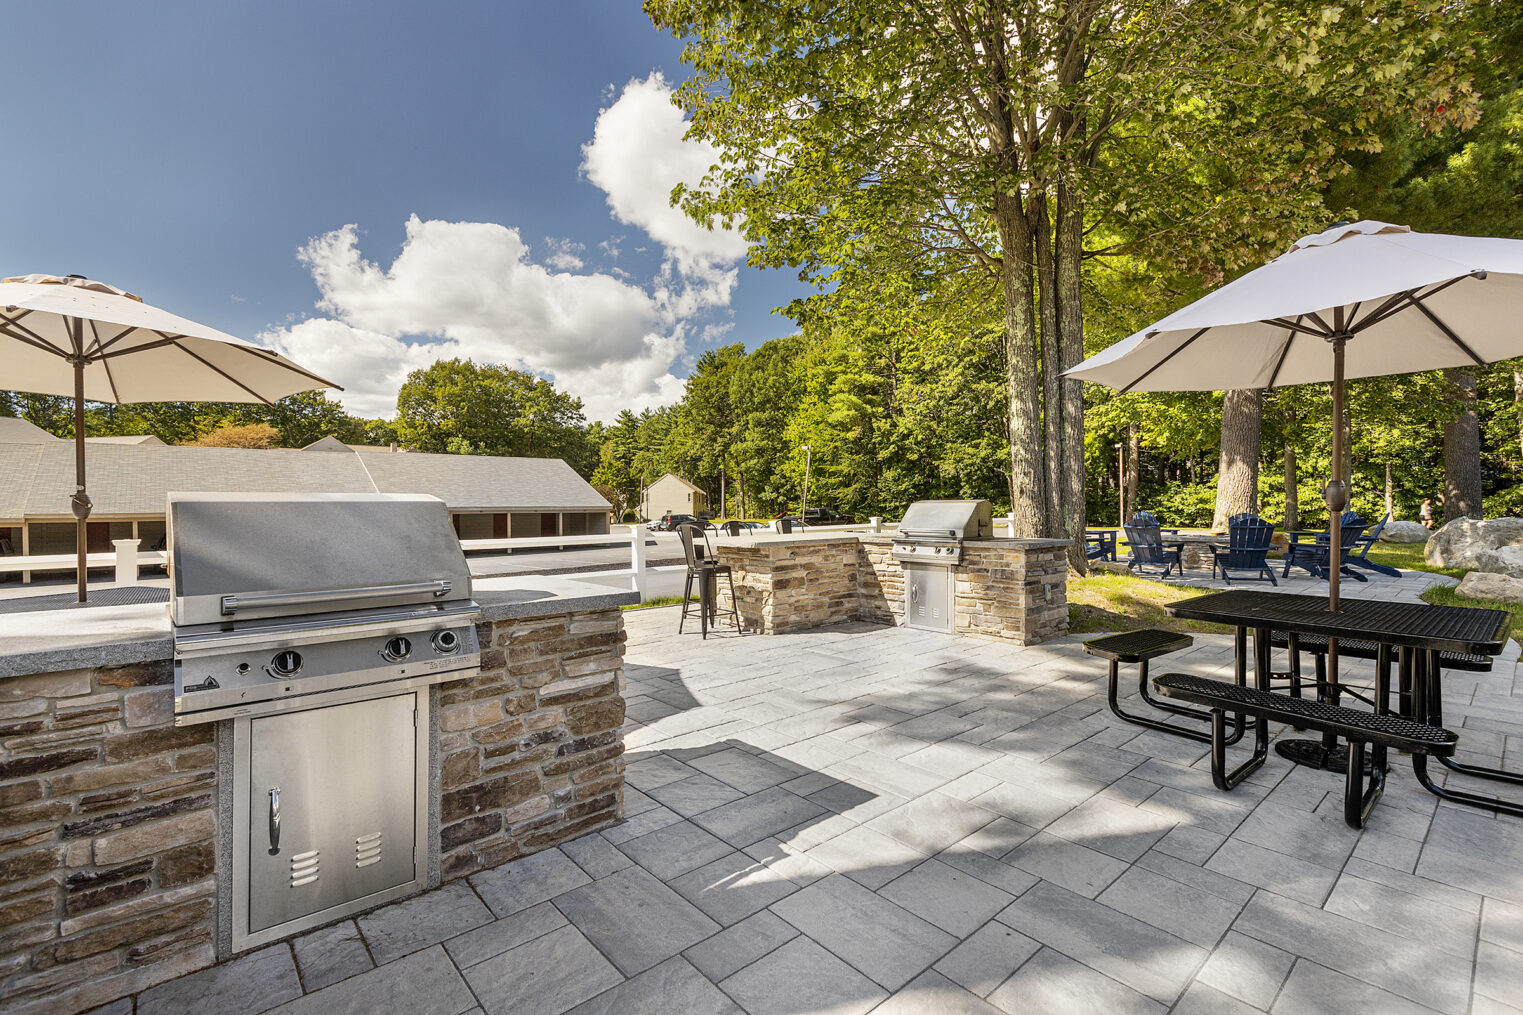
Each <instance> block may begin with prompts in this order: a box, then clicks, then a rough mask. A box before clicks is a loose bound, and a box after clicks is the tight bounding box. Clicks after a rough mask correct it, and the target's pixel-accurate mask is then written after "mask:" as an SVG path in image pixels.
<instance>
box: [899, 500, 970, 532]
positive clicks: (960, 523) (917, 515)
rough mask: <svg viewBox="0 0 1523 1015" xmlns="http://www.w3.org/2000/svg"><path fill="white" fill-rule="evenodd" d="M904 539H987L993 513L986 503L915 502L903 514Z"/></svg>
mask: <svg viewBox="0 0 1523 1015" xmlns="http://www.w3.org/2000/svg"><path fill="white" fill-rule="evenodd" d="M899 535H900V536H901V537H902V538H906V539H990V538H992V537H993V536H994V512H993V509H992V508H991V507H990V505H989V502H988V501H986V500H917V501H915V503H913V504H911V505H910V506H909V507H908V508H906V509H905V511H904V517H903V518H902V519H901V520H900V521H899Z"/></svg>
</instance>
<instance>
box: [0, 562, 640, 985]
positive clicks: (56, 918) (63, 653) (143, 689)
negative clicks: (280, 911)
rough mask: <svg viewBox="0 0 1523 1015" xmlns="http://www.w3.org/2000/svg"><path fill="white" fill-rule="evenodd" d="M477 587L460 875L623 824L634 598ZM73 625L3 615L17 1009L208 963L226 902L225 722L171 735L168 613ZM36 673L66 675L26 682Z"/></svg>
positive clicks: (501, 585) (442, 720)
mask: <svg viewBox="0 0 1523 1015" xmlns="http://www.w3.org/2000/svg"><path fill="white" fill-rule="evenodd" d="M477 590H478V600H479V601H481V602H482V605H483V607H484V619H483V621H482V623H481V625H480V627H479V628H478V634H479V635H480V639H481V645H482V668H481V672H480V673H479V674H478V675H477V676H475V677H471V678H469V679H466V680H457V681H453V682H450V683H445V684H441V685H438V687H437V688H435V689H434V690H433V694H432V698H433V700H434V701H435V707H434V708H433V709H432V713H433V722H434V723H435V725H434V737H433V743H434V745H435V753H436V756H437V765H436V767H434V770H433V771H432V773H431V777H432V781H433V784H434V786H435V790H434V792H435V794H436V795H435V796H434V798H433V800H432V804H433V809H434V811H435V813H436V815H437V822H436V823H435V824H434V825H433V826H432V827H431V830H430V831H431V836H432V837H434V842H433V843H431V849H430V853H431V855H434V856H436V857H437V859H438V866H437V868H435V872H436V873H435V877H436V878H442V880H443V881H449V880H452V879H455V878H459V877H461V876H463V875H466V874H470V873H472V872H475V871H478V870H482V869H484V868H487V867H492V866H495V865H497V864H501V863H504V862H506V861H509V860H512V859H514V858H515V857H519V856H523V855H525V854H528V853H533V852H535V851H538V850H542V849H545V848H547V847H549V846H552V845H555V844H557V843H560V842H564V841H567V840H569V839H571V838H574V837H576V836H578V835H582V834H584V833H586V832H588V831H592V830H594V829H596V828H600V827H603V826H605V825H609V824H612V823H613V822H615V821H617V820H618V819H619V817H620V816H621V814H622V812H623V786H624V774H623V760H622V758H621V755H622V754H623V751H624V744H623V738H622V734H621V733H620V727H621V726H622V724H623V721H624V698H623V695H622V689H621V683H622V659H623V642H624V631H623V620H622V617H621V615H620V612H619V610H618V607H619V606H621V605H625V604H627V603H632V602H634V601H635V600H636V596H635V595H634V594H633V593H618V592H609V591H608V590H606V589H599V588H596V587H590V586H587V585H581V584H579V583H576V582H572V581H568V580H566V579H557V578H538V577H535V578H518V579H495V580H494V579H487V580H483V581H480V582H478V583H477ZM145 609H146V610H147V612H144V611H145ZM116 611H134V612H129V613H119V612H116ZM154 614H156V616H155V615H154ZM92 615H95V616H93V617H92ZM59 616H60V615H59V614H38V613H33V614H27V615H20V616H12V617H0V639H4V641H3V642H0V644H4V645H5V646H6V649H7V651H6V653H5V654H4V655H0V1011H5V1012H7V1013H16V1015H22V1013H26V1015H33V1013H36V1015H41V1013H47V1015H68V1013H73V1012H79V1011H84V1010H86V1009H89V1008H92V1007H95V1006H97V1005H101V1004H105V1003H107V1002H109V1001H112V1000H114V999H116V998H119V997H124V996H126V995H128V994H134V993H137V992H139V991H142V990H144V989H145V988H147V987H149V986H152V985H153V984H155V983H159V982H162V981H164V980H167V979H171V978H174V977H177V976H181V975H183V974H185V973H187V972H191V971H193V970H196V969H200V968H203V967H205V966H208V965H211V964H212V963H213V962H215V961H216V960H217V958H218V955H217V947H216V944H217V929H218V922H219V921H218V910H219V908H223V907H224V906H225V898H226V891H225V890H222V891H219V884H218V871H219V869H222V865H223V864H225V862H226V861H225V859H224V858H219V852H225V846H223V847H222V848H221V849H219V840H221V841H222V842H223V843H225V842H226V841H228V837H229V835H230V832H228V830H226V829H223V828H221V827H219V825H220V824H222V823H225V819H224V818H222V817H221V816H220V814H219V809H218V796H219V790H220V789H222V787H219V785H218V778H219V764H218V754H219V747H222V748H223V749H224V750H225V745H224V744H223V741H226V740H230V737H229V736H228V733H227V730H226V727H227V726H228V725H229V724H228V723H215V724H206V725H197V726H186V727H176V726H174V725H173V721H174V716H173V707H174V698H173V695H174V687H173V666H172V663H171V661H170V650H171V645H170V641H169V638H168V633H167V632H168V629H167V620H166V619H165V617H164V607H162V606H156V607H148V608H144V607H103V608H101V609H99V610H79V611H70V612H69V613H68V614H67V616H68V618H69V626H70V629H68V630H61V629H60V628H61V625H55V624H53V620H54V618H56V617H59ZM23 621H24V622H23ZM38 631H46V632H48V633H45V634H37V633H29V632H38ZM12 634H14V635H15V636H16V638H18V639H19V640H20V644H19V646H18V648H19V651H16V652H11V651H9V649H10V648H11V646H12V645H13V644H16V641H15V640H13V638H12V637H11V635H12ZM37 660H49V661H52V662H53V664H54V665H53V666H52V667H51V668H47V669H32V670H30V671H28V666H29V665H35V664H36V661H37ZM64 664H67V665H64ZM222 957H226V956H225V955H223V956H222Z"/></svg>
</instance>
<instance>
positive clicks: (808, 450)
mask: <svg viewBox="0 0 1523 1015" xmlns="http://www.w3.org/2000/svg"><path fill="white" fill-rule="evenodd" d="M813 460H814V448H813V447H812V446H811V445H808V444H805V445H804V503H803V505H802V506H800V507H799V524H800V525H806V524H808V523H807V522H805V521H804V512H806V511H808V510H809V466H810V464H811V463H812V462H813Z"/></svg>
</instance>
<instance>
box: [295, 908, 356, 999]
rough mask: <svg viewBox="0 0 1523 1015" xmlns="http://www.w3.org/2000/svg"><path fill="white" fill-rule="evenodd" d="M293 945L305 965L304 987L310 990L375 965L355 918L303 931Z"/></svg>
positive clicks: (308, 991) (318, 988) (298, 961)
mask: <svg viewBox="0 0 1523 1015" xmlns="http://www.w3.org/2000/svg"><path fill="white" fill-rule="evenodd" d="M291 945H292V947H294V948H295V949H296V964H297V966H299V967H300V968H301V984H302V987H304V988H305V989H306V991H307V993H309V994H310V993H312V991H314V990H321V989H322V988H324V987H326V986H328V985H329V984H332V983H337V982H338V981H340V980H343V979H346V978H348V977H350V976H353V975H354V974H355V973H362V972H364V971H365V970H367V969H370V968H371V967H373V966H374V965H375V963H374V962H372V961H371V959H370V953H369V952H368V951H366V950H365V942H364V941H363V940H362V939H361V938H360V931H359V928H358V927H356V926H355V925H354V921H353V920H345V921H344V922H343V923H336V924H334V925H333V926H331V927H324V928H322V929H321V930H314V931H312V932H311V933H310V934H303V935H302V936H301V937H299V938H297V939H296V940H294V941H292V942H291Z"/></svg>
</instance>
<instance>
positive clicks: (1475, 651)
mask: <svg viewBox="0 0 1523 1015" xmlns="http://www.w3.org/2000/svg"><path fill="white" fill-rule="evenodd" d="M1166 609H1167V610H1168V611H1169V613H1170V615H1172V616H1175V617H1180V618H1183V619H1186V620H1205V621H1210V622H1212V623H1217V624H1231V625H1233V626H1234V627H1268V628H1274V629H1277V630H1283V631H1295V632H1297V633H1299V634H1320V635H1326V636H1331V637H1334V638H1340V637H1352V638H1365V639H1368V640H1370V641H1375V642H1385V643H1387V644H1391V645H1409V646H1411V647H1413V648H1422V649H1437V650H1439V651H1443V652H1459V653H1465V654H1470V655H1488V656H1489V655H1496V654H1497V653H1498V652H1500V651H1502V648H1503V646H1504V645H1505V644H1506V641H1507V632H1508V628H1509V626H1510V624H1511V622H1512V617H1511V615H1510V614H1508V613H1505V612H1503V611H1502V610H1480V609H1474V608H1472V607H1468V606H1434V605H1430V604H1428V603H1391V602H1385V601H1382V600H1378V599H1344V600H1343V601H1342V602H1341V603H1340V604H1339V606H1338V612H1336V613H1334V612H1332V611H1331V610H1329V609H1328V608H1327V599H1326V598H1325V597H1323V596H1298V595H1291V594H1288V593H1284V592H1256V591H1248V590H1237V589H1233V590H1231V591H1228V592H1217V593H1214V594H1212V595H1208V596H1201V597H1200V598H1198V599H1186V600H1184V601H1182V602H1178V603H1171V604H1169V606H1167V607H1166Z"/></svg>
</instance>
